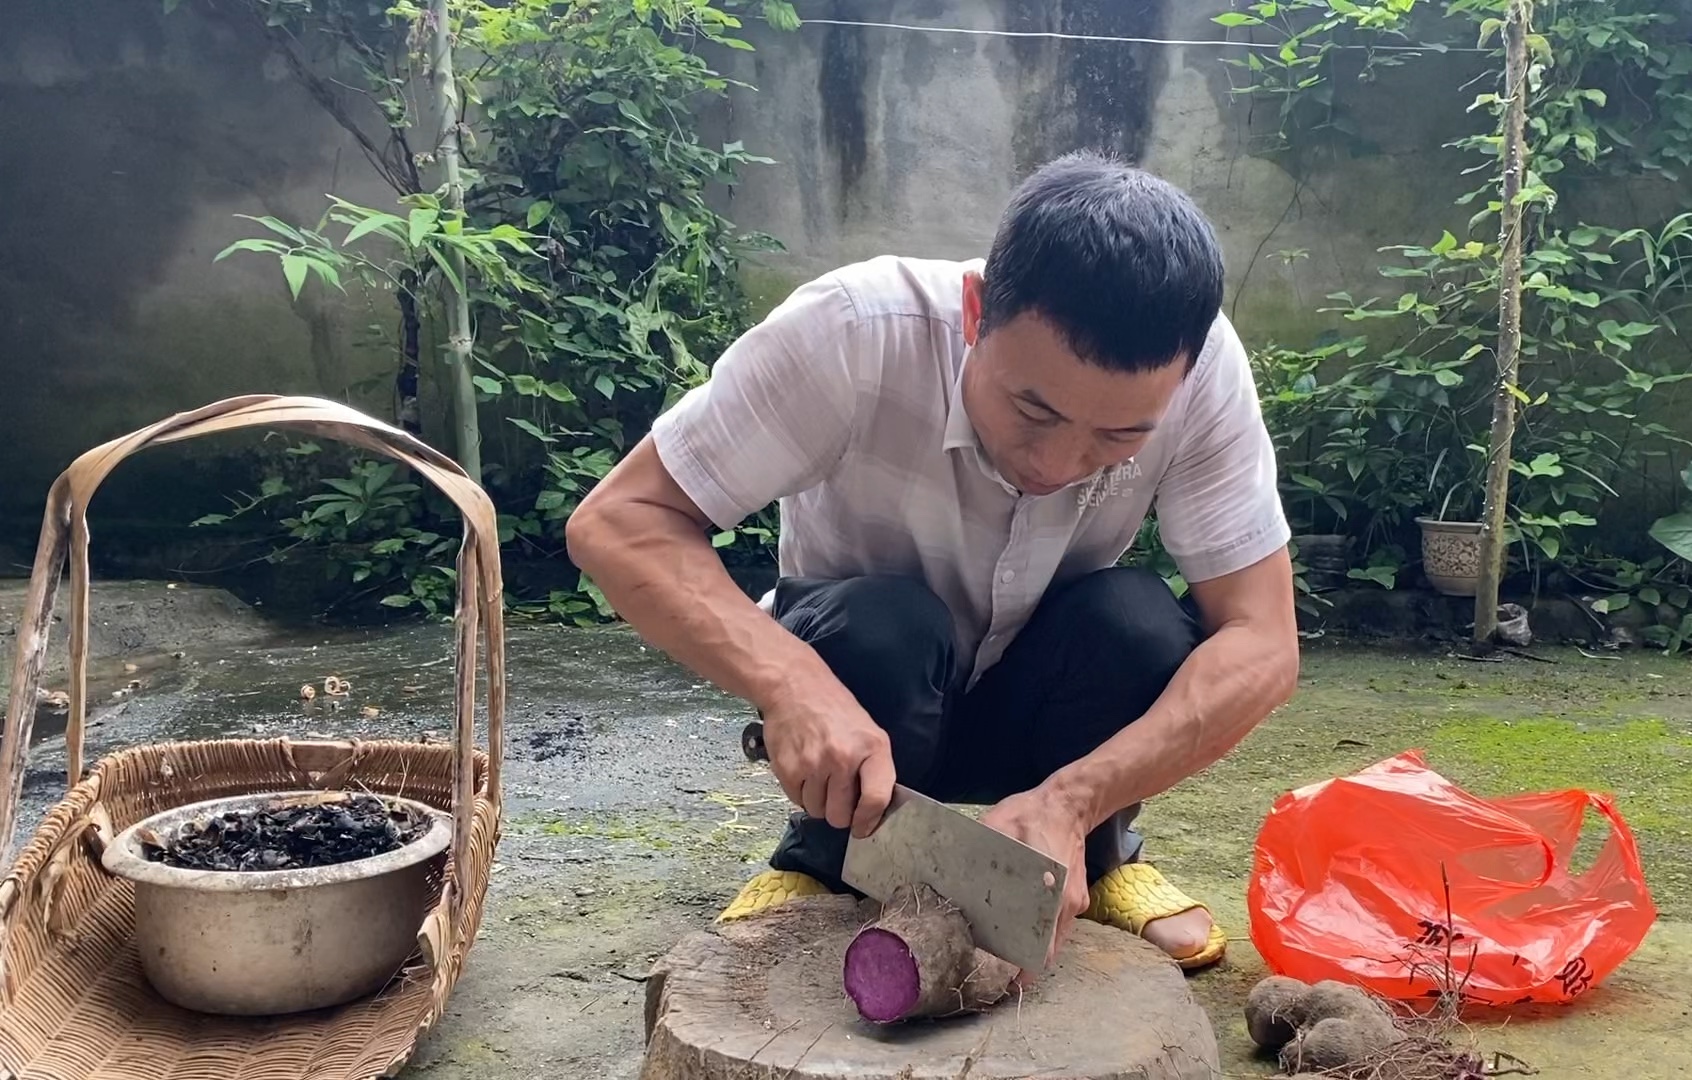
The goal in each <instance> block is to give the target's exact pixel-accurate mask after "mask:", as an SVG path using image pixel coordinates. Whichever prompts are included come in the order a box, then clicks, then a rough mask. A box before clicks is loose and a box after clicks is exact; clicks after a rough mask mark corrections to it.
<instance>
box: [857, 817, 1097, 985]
mask: <svg viewBox="0 0 1692 1080" xmlns="http://www.w3.org/2000/svg"><path fill="white" fill-rule="evenodd" d="M1047 874H1050V875H1051V882H1052V884H1050V885H1047V884H1046V875H1047ZM1068 874H1069V871H1068V869H1067V868H1066V867H1065V866H1064V865H1063V863H1061V862H1059V861H1058V860H1056V859H1054V858H1051V857H1050V856H1048V855H1045V854H1043V853H1041V852H1039V851H1036V850H1035V849H1034V848H1031V847H1029V846H1028V845H1027V844H1024V843H1023V842H1022V841H1020V840H1017V839H1015V838H1013V837H1010V836H1006V835H1005V834H1004V833H1002V832H999V831H998V830H997V829H993V828H990V827H988V826H986V825H983V824H981V823H980V822H979V821H976V820H975V819H973V818H971V817H969V816H968V815H966V814H963V813H960V812H959V811H957V810H954V809H952V808H951V807H949V806H947V805H946V804H945V803H941V802H936V801H935V800H933V799H930V798H928V797H927V796H925V795H922V794H919V793H918V792H915V791H912V790H911V789H910V788H907V787H905V786H904V785H902V784H897V785H894V788H893V798H892V801H891V802H890V803H889V804H888V806H887V812H886V813H885V814H883V815H882V818H881V824H880V825H879V826H877V828H876V830H875V832H874V833H873V834H871V835H870V836H868V837H866V838H864V839H861V840H860V839H859V838H857V837H855V836H853V837H850V838H849V839H848V840H847V843H846V863H845V867H844V868H843V870H842V871H841V879H842V880H843V881H845V882H846V884H848V885H850V886H851V887H852V888H854V889H856V890H858V891H859V892H861V893H863V894H865V895H866V896H869V897H871V898H872V899H875V900H879V901H881V902H882V903H886V902H887V900H888V899H889V898H890V897H891V896H892V895H893V890H895V889H897V888H898V887H899V886H901V885H919V884H920V885H928V886H929V887H931V888H933V889H934V891H935V892H938V893H939V894H940V895H941V896H944V897H945V898H946V899H948V900H950V901H951V902H952V903H954V904H956V905H957V906H958V909H959V910H960V911H961V912H962V913H963V916H964V918H965V919H967V920H968V921H969V927H970V930H971V932H972V933H973V934H974V937H975V944H976V946H977V947H978V948H981V949H984V950H985V951H987V952H989V953H992V954H993V955H994V956H997V957H998V958H1000V959H1001V960H1005V961H1008V962H1010V963H1012V964H1016V965H1017V966H1019V967H1021V968H1023V969H1024V970H1026V971H1040V970H1042V969H1044V967H1045V966H1046V955H1047V953H1048V952H1049V951H1050V949H1051V945H1052V938H1053V935H1054V934H1055V933H1056V931H1057V920H1058V916H1059V915H1060V914H1061V913H1062V910H1063V887H1064V881H1065V879H1066V878H1067V877H1068Z"/></svg>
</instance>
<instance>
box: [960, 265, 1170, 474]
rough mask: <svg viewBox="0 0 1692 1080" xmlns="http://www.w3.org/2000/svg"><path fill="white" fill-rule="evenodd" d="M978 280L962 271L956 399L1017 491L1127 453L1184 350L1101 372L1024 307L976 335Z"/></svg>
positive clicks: (1161, 399) (1162, 406) (1163, 404)
mask: <svg viewBox="0 0 1692 1080" xmlns="http://www.w3.org/2000/svg"><path fill="white" fill-rule="evenodd" d="M981 287H982V282H981V278H980V277H979V276H978V275H976V274H973V273H972V274H970V275H968V276H967V277H966V278H965V281H964V340H965V342H967V343H968V344H969V345H970V346H971V347H972V350H973V351H972V352H971V354H970V360H969V364H968V365H967V366H966V367H965V369H964V384H963V398H964V408H965V409H966V410H968V412H969V419H970V423H971V424H972V425H973V426H974V427H975V432H976V435H977V437H978V438H979V439H980V440H981V445H982V447H983V448H984V449H985V450H986V452H987V456H988V458H989V459H990V460H991V461H992V462H993V465H994V467H995V468H997V469H998V470H999V473H1000V475H1002V476H1003V477H1004V478H1005V479H1006V480H1007V481H1009V482H1010V483H1011V485H1012V486H1014V487H1015V488H1016V489H1017V490H1018V491H1021V492H1022V493H1024V494H1025V495H1050V494H1052V493H1053V492H1055V491H1058V490H1060V489H1062V488H1064V487H1066V486H1068V485H1069V484H1073V483H1075V482H1076V481H1079V480H1084V479H1086V478H1087V477H1089V476H1091V475H1093V474H1094V473H1096V472H1098V471H1099V470H1100V469H1103V468H1107V467H1109V466H1112V465H1116V464H1118V463H1120V462H1123V461H1126V460H1127V459H1128V458H1131V457H1133V456H1134V455H1135V454H1137V453H1138V452H1139V450H1140V447H1141V446H1143V445H1144V444H1145V441H1146V439H1147V438H1149V437H1150V436H1151V433H1152V431H1153V430H1155V429H1156V427H1157V424H1158V421H1159V420H1161V419H1162V417H1163V414H1164V411H1165V410H1166V409H1167V408H1168V407H1169V402H1170V400H1171V399H1172V398H1174V396H1175V392H1176V391H1177V390H1179V389H1180V386H1181V381H1182V378H1183V377H1184V375H1185V373H1186V363H1185V361H1184V358H1174V359H1172V360H1171V362H1170V363H1168V364H1166V365H1164V366H1163V367H1161V368H1157V369H1154V370H1151V371H1140V372H1132V373H1130V372H1114V371H1107V370H1106V369H1104V368H1101V367H1098V366H1096V365H1093V364H1089V363H1087V362H1086V361H1084V360H1082V359H1081V358H1080V357H1078V356H1076V355H1075V353H1073V352H1071V351H1070V349H1069V347H1068V346H1067V345H1066V344H1065V343H1064V340H1063V337H1062V335H1061V334H1059V333H1058V332H1057V331H1056V330H1055V329H1053V328H1052V327H1051V326H1049V325H1047V324H1046V323H1045V322H1044V321H1043V320H1042V319H1040V318H1039V317H1037V316H1035V315H1032V314H1027V313H1025V314H1022V315H1019V316H1017V317H1016V318H1015V319H1012V320H1011V321H1010V322H1008V323H1004V324H1003V325H1000V326H996V327H994V328H993V330H992V332H991V333H990V334H988V335H986V336H985V337H983V336H982V335H981V334H980V332H979V331H980V326H981Z"/></svg>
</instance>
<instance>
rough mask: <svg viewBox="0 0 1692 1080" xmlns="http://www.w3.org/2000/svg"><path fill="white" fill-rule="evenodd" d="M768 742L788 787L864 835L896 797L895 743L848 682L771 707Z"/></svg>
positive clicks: (831, 819)
mask: <svg viewBox="0 0 1692 1080" xmlns="http://www.w3.org/2000/svg"><path fill="white" fill-rule="evenodd" d="M764 747H765V749H766V750H768V751H769V755H770V771H772V772H774V773H775V776H776V780H777V781H779V782H780V784H781V790H782V791H783V792H785V793H786V795H787V797H788V798H789V799H791V800H792V801H793V802H794V804H795V805H797V806H799V807H801V808H802V809H803V810H804V811H805V813H807V814H809V815H810V816H811V817H813V818H821V819H824V820H826V821H827V822H828V823H829V824H830V825H833V826H834V827H835V828H837V829H844V828H847V827H848V826H850V827H851V829H852V835H854V836H856V837H858V838H860V839H862V838H863V837H866V836H868V835H869V834H870V833H872V832H874V831H875V828H876V826H877V825H879V824H881V815H882V813H883V812H884V811H885V810H886V809H887V804H888V802H889V801H890V800H891V799H892V798H893V780H894V772H893V747H892V743H891V742H890V741H889V740H888V738H887V733H886V732H885V731H883V730H881V728H880V727H878V726H877V725H876V722H875V721H874V720H871V719H870V717H869V714H868V713H866V712H864V710H863V707H862V706H861V705H859V704H858V703H857V700H856V699H854V698H853V697H852V695H851V693H850V692H849V691H848V690H846V688H845V687H843V686H842V687H838V688H837V689H835V690H834V691H833V692H832V693H831V692H829V691H827V690H823V691H819V692H816V693H812V694H804V695H795V697H794V698H793V699H790V700H789V701H787V702H783V703H781V704H778V705H776V706H775V707H773V708H767V709H765V710H764Z"/></svg>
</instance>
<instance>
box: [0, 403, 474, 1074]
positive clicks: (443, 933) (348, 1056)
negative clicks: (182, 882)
mask: <svg viewBox="0 0 1692 1080" xmlns="http://www.w3.org/2000/svg"><path fill="white" fill-rule="evenodd" d="M249 427H266V428H288V429H294V430H301V431H305V432H308V433H311V434H314V435H317V436H320V437H323V438H328V439H335V440H339V441H342V442H346V443H350V444H353V445H356V446H360V447H362V448H364V449H366V450H369V451H372V452H375V453H378V454H382V455H385V456H387V457H390V458H394V459H397V460H399V461H401V462H403V463H405V464H406V465H408V466H410V467H411V468H412V469H414V470H415V471H416V472H417V473H418V474H419V475H421V476H422V477H423V478H424V479H426V480H428V481H429V482H431V483H433V484H434V485H435V486H436V487H438V488H439V489H440V490H441V491H442V492H443V493H444V494H446V495H447V496H448V497H449V498H451V499H452V501H453V503H454V504H456V505H457V507H458V509H459V511H460V512H461V514H462V516H463V519H464V537H463V544H462V546H461V548H460V550H459V554H458V598H457V601H458V604H457V614H456V618H455V623H456V627H457V679H456V682H457V686H456V689H457V695H456V700H455V704H454V714H453V736H454V737H453V741H452V743H451V744H450V745H447V744H441V743H436V744H432V745H431V744H422V743H408V742H401V741H387V740H378V741H359V740H348V741H331V740H316V741H293V740H290V739H287V738H282V739H218V740H203V741H192V742H171V743H163V744H153V745H145V746H138V747H135V748H133V749H127V750H122V751H119V752H117V753H114V754H112V755H111V756H109V757H106V758H105V759H103V760H101V761H100V762H98V763H97V764H96V765H94V766H93V768H91V769H89V770H88V771H87V773H86V775H84V771H83V762H82V748H83V742H82V740H83V721H84V717H85V713H86V705H87V681H88V680H87V641H88V529H87V521H86V516H85V515H86V511H87V507H88V502H89V499H90V498H92V496H93V495H94V492H95V489H96V488H97V487H98V486H99V485H100V483H101V481H103V480H104V479H105V478H106V476H107V475H108V474H109V473H110V472H111V471H112V469H113V468H115V467H116V466H117V465H118V464H119V463H120V462H121V461H123V459H124V458H126V457H128V456H129V455H130V454H133V453H135V452H136V451H138V450H141V449H143V448H145V447H148V446H152V445H154V444H157V443H168V442H177V441H180V440H183V439H190V438H194V437H196V436H200V435H209V434H213V433H216V432H224V431H231V430H234V429H237V428H249ZM67 564H68V566H69V570H70V574H69V577H70V597H69V607H70V619H69V622H70V670H69V675H70V697H71V709H70V719H69V723H68V725H67V728H66V731H65V757H66V763H67V771H68V774H69V775H68V787H69V792H68V793H67V794H66V796H65V798H64V799H63V801H61V802H60V803H58V805H56V806H55V807H53V808H52V809H51V810H50V811H49V812H48V814H47V815H46V818H45V820H44V821H43V822H42V823H41V825H40V827H39V828H38V829H37V830H36V832H35V834H34V836H33V837H32V838H31V839H30V840H29V841H28V843H27V844H25V845H24V846H23V848H22V849H21V851H20V852H19V853H18V857H17V859H16V861H15V862H13V863H12V865H11V867H10V868H9V870H8V871H7V872H6V874H5V876H4V877H3V878H0V1080H96V1078H97V1080H143V1078H145V1080H296V1078H297V1080H308V1078H309V1080H365V1078H369V1077H378V1076H392V1075H393V1074H395V1073H397V1072H398V1071H399V1070H400V1068H402V1067H403V1066H404V1064H405V1062H406V1061H407V1060H408V1059H409V1058H410V1057H411V1055H412V1053H413V1052H414V1050H415V1049H416V1046H417V1043H418V1041H419V1039H421V1038H422V1036H423V1035H424V1034H426V1033H427V1032H428V1031H429V1030H430V1029H431V1028H432V1026H433V1025H434V1024H435V1022H436V1021H437V1020H438V1019H439V1018H440V1016H441V1013H442V1011H443V1009H444V1008H445V1004H446V1000H447V997H448V995H449V994H450V993H451V992H452V989H453V986H454V984H455V983H456V982H457V980H458V977H459V973H460V972H461V971H462V969H463V966H464V960H465V954H466V953H467V952H468V951H469V948H470V945H471V942H472V941H473V939H474V938H475V936H476V931H477V929H478V927H479V925H480V922H481V915H482V903H483V899H484V898H485V896H486V892H487V886H488V877H489V874H490V872H491V868H492V866H493V857H494V849H495V846H496V845H497V843H498V841H499V831H500V785H499V764H500V754H501V721H502V719H503V714H504V708H505V659H504V631H503V614H502V608H501V603H502V591H503V586H502V584H501V579H500V563H499V547H498V534H497V532H496V526H495V517H494V509H493V505H492V503H491V502H490V501H489V499H488V497H487V494H486V493H485V492H484V491H483V490H482V489H481V487H480V486H479V485H477V484H476V483H475V482H474V481H472V480H471V478H470V477H469V476H468V475H467V474H466V473H465V472H464V470H463V469H461V468H459V466H458V465H457V464H456V463H455V462H453V461H452V460H451V459H450V458H447V457H445V456H444V455H442V454H440V453H439V452H437V451H435V450H433V449H431V448H430V447H428V446H427V445H425V444H424V443H422V442H421V441H419V440H417V439H414V438H413V437H411V436H410V435H408V434H406V433H405V432H403V431H400V430H399V429H397V428H394V427H391V426H389V425H387V424H384V423H381V422H379V421H377V420H373V419H371V418H370V417H368V416H365V415H363V414H362V413H359V412H357V411H355V410H353V409H349V408H347V407H345V406H343V405H339V404H336V403H334V402H330V401H324V400H320V399H316V398H308V397H280V396H274V395H260V396H249V397H238V398H231V399H229V400H226V401H220V402H217V403H215V404H212V405H208V406H206V407H205V408H202V409H198V410H195V411H193V412H187V413H181V414H178V415H176V416H172V417H170V418H168V419H166V420H163V421H161V422H159V423H157V424H154V425H152V426H151V427H147V428H144V429H142V430H140V431H137V432H134V433H133V434H130V435H127V436H124V437H122V438H119V439H114V440H113V441H111V442H108V443H106V444H105V445H103V446H99V447H96V448H95V449H93V450H90V451H88V452H87V453H85V454H83V455H82V456H81V457H80V458H78V459H77V460H76V462H75V463H73V464H72V465H71V466H70V467H69V468H68V469H66V470H65V471H64V473H63V474H62V475H60V477H59V478H58V480H57V481H56V482H55V483H54V485H53V487H52V490H51V492H50V494H49V496H48V502H47V512H46V515H45V518H44V520H43V522H42V527H41V539H40V545H39V548H38V550H37V552H36V557H35V565H34V570H33V574H32V577H31V580H30V587H29V596H28V603H27V606H26V608H25V611H24V615H23V622H22V624H21V625H20V627H19V631H18V641H17V652H16V657H15V661H14V668H13V676H12V684H11V695H10V700H9V701H8V704H7V710H6V726H5V732H4V746H3V748H0V774H3V775H4V776H5V777H6V780H7V785H6V788H5V791H4V793H3V794H0V853H4V852H6V851H10V850H11V847H12V837H13V831H14V827H15V823H16V820H17V812H18V803H19V798H20V795H21V793H22V788H23V778H24V763H25V757H26V755H27V752H28V746H29V740H30V729H31V726H32V723H33V720H34V716H35V708H36V700H35V699H36V688H37V687H38V686H39V684H40V681H41V674H42V669H43V667H44V666H45V663H46V657H47V631H48V627H49V625H50V623H51V621H52V617H53V610H54V601H55V595H56V593H57V591H58V587H59V583H60V579H61V577H62V576H63V574H64V570H65V568H66V565H67ZM479 632H480V636H481V637H484V638H485V643H484V648H485V650H486V671H487V680H488V683H487V716H488V727H487V749H486V751H483V750H479V749H478V748H477V746H476V725H475V707H476V671H477V664H476V659H477V646H478V637H479ZM290 789H292V790H303V789H319V790H346V789H368V790H370V791H373V792H378V793H385V794H392V795H403V796H406V797H409V798H413V799H417V800H419V801H421V802H424V803H427V804H429V805H431V806H433V807H435V808H437V809H439V810H442V811H450V813H451V814H452V817H453V837H452V843H451V846H450V847H449V848H448V849H447V851H446V852H445V853H443V854H442V855H440V856H437V857H436V859H435V860H434V861H433V863H432V864H431V865H430V873H429V888H428V895H429V899H428V907H427V911H428V914H427V916H426V917H425V919H424V921H423V925H422V926H420V927H419V928H418V939H417V940H418V947H417V950H416V952H415V953H414V954H413V956H412V958H411V960H410V961H409V962H408V963H407V964H406V965H405V967H404V969H403V970H402V971H401V972H400V973H399V974H398V975H397V976H396V977H395V978H394V979H393V980H391V981H390V982H389V983H388V984H387V986H385V987H384V988H383V989H382V990H380V991H379V992H377V993H375V994H373V995H371V996H369V997H367V998H363V999H360V1000H357V1001H354V1002H352V1003H351V1004H348V1005H343V1006H340V1007H337V1008H333V1009H324V1010H318V1011H316V1012H311V1013H301V1014H296V1015H292V1016H281V1017H266V1018H253V1019H247V1018H226V1017H213V1016H206V1015H202V1014H199V1013H193V1012H188V1011H184V1010H181V1009H178V1008H176V1007H174V1006H171V1005H169V1004H167V1003H165V1002H164V1001H163V1000H162V999H161V998H160V997H159V996H158V995H157V994H156V993H154V992H153V990H152V989H151V987H150V986H149V985H148V983H147V981H146V978H145V976H144V975H143V973H142V970H141V966H140V962H139V959H138V956H137V953H136V948H135V945H134V942H133V929H134V924H133V916H134V912H133V904H134V888H133V886H132V885H131V884H130V883H129V882H127V881H125V880H123V879H120V878H117V877H113V876H111V875H109V874H107V873H106V872H105V871H104V870H103V869H102V868H101V862H100V855H101V852H102V850H103V849H104V846H105V845H106V844H107V843H109V842H110V841H111V839H112V838H113V837H114V836H116V835H117V833H118V832H120V831H121V830H123V829H124V828H126V827H128V826H129V825H130V824H132V823H134V822H136V821H139V820H142V819H144V818H146V817H149V816H151V815H152V814H154V813H157V812H160V811H162V810H166V809H170V808H174V807H178V806H183V805H185V804H188V803H192V802H198V801H201V800H205V799H215V798H222V797H225V796H232V795H245V794H253V793H263V792H270V791H281V790H290Z"/></svg>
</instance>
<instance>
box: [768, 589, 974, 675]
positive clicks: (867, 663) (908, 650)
mask: <svg viewBox="0 0 1692 1080" xmlns="http://www.w3.org/2000/svg"><path fill="white" fill-rule="evenodd" d="M775 599H776V618H777V619H778V620H779V621H780V622H781V624H782V625H783V626H785V627H787V629H788V630H789V631H790V632H792V633H793V634H794V635H795V636H797V637H798V638H800V639H801V640H804V641H806V642H809V643H810V644H811V646H812V647H813V648H815V649H816V650H817V652H818V653H819V654H821V655H822V657H823V659H824V660H825V661H827V662H828V663H829V665H830V666H831V667H833V666H834V665H835V663H836V662H837V661H838V662H839V663H840V664H841V665H843V666H846V667H852V668H860V667H861V668H867V669H869V670H871V671H874V670H885V669H886V667H887V666H888V665H892V666H894V667H907V666H909V665H910V664H911V663H912V661H913V660H917V659H924V658H930V657H932V656H933V655H934V654H936V653H939V652H949V651H950V650H951V649H952V648H953V632H952V617H951V613H950V612H949V611H947V609H946V605H945V603H944V602H943V601H942V600H941V599H940V598H939V597H938V596H936V595H935V594H934V592H933V591H932V590H930V589H929V588H928V587H927V586H926V585H924V584H923V583H922V582H921V581H918V580H916V579H913V578H906V577H896V576H892V575H868V576H864V577H854V578H845V579H842V580H839V581H815V580H810V579H789V580H786V581H783V582H781V583H780V584H778V585H777V586H776V598H775ZM837 673H838V669H837Z"/></svg>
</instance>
